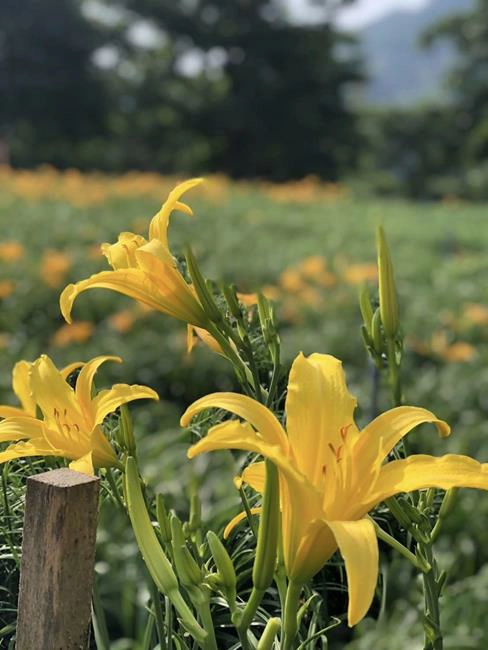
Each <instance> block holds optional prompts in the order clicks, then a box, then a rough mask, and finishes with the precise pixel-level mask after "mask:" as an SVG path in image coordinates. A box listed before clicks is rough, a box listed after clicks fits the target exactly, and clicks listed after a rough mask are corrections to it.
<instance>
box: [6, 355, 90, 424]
mask: <svg viewBox="0 0 488 650" xmlns="http://www.w3.org/2000/svg"><path fill="white" fill-rule="evenodd" d="M32 365H33V364H32V363H30V362H29V361H18V362H17V363H16V364H15V366H14V369H13V371H12V390H13V392H14V394H15V395H16V396H17V397H18V398H19V402H20V404H21V406H20V407H18V406H10V405H8V404H0V418H10V417H16V416H20V417H29V416H30V417H36V411H37V405H36V401H35V399H34V396H33V395H32V387H31V368H32ZM83 365H85V364H84V363H83V361H74V362H73V363H70V364H68V365H67V366H65V367H64V368H63V369H62V370H60V371H59V372H60V373H61V376H62V377H63V379H65V380H66V379H68V377H69V376H70V375H71V373H72V372H73V371H74V370H76V369H77V368H81V366H83Z"/></svg>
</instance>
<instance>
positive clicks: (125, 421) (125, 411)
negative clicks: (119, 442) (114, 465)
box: [119, 404, 136, 456]
mask: <svg viewBox="0 0 488 650" xmlns="http://www.w3.org/2000/svg"><path fill="white" fill-rule="evenodd" d="M119 427H120V433H121V435H122V439H123V441H124V443H123V446H124V447H125V449H126V451H127V453H128V454H129V456H135V455H136V441H135V438H134V427H133V425H132V417H131V414H130V411H129V407H128V406H127V404H123V405H122V406H121V407H120V420H119Z"/></svg>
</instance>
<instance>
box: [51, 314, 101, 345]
mask: <svg viewBox="0 0 488 650" xmlns="http://www.w3.org/2000/svg"><path fill="white" fill-rule="evenodd" d="M94 331H95V326H94V325H93V323H90V321H87V320H80V321H78V322H76V323H71V325H68V324H67V323H65V324H64V325H61V327H60V328H58V329H57V330H56V332H55V333H54V335H53V337H52V339H51V343H52V344H53V345H55V346H56V347H58V348H64V347H66V346H67V345H69V344H70V343H84V342H85V341H88V339H89V338H90V337H91V335H92V334H93V332H94Z"/></svg>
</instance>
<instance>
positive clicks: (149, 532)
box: [125, 456, 207, 643]
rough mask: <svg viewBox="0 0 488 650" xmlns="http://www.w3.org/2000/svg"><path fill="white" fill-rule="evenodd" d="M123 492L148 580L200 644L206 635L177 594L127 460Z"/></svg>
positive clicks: (133, 467) (131, 463) (130, 460)
mask: <svg viewBox="0 0 488 650" xmlns="http://www.w3.org/2000/svg"><path fill="white" fill-rule="evenodd" d="M125 491H126V494H127V510H128V512H129V517H130V521H131V524H132V528H133V530H134V534H135V536H136V540H137V544H138V546H139V549H140V551H141V553H142V557H143V558H144V562H145V563H146V566H147V568H148V571H149V573H150V575H151V578H152V579H153V580H154V583H155V585H156V587H157V588H158V589H159V591H160V592H161V593H163V594H166V595H167V596H168V598H169V599H170V601H171V602H172V603H173V605H174V607H175V609H176V611H177V612H178V614H179V615H180V617H181V622H182V624H183V625H184V626H185V628H186V629H187V630H188V631H189V632H190V634H191V635H192V636H193V637H194V639H196V640H197V641H198V642H199V643H203V642H204V641H205V639H206V638H207V632H206V631H205V630H204V629H203V628H202V627H200V625H199V624H198V622H197V620H196V619H195V617H194V616H193V614H192V612H191V610H190V608H189V607H188V605H187V604H186V602H185V601H184V599H183V597H182V595H181V593H180V591H179V586H178V580H177V578H176V575H175V572H174V571H173V568H172V566H171V564H170V563H169V560H168V558H167V557H166V555H165V553H164V551H163V549H162V548H161V545H160V543H159V541H158V538H157V536H156V533H155V531H154V528H153V526H152V523H151V520H150V518H149V515H148V512H147V508H146V504H145V502H144V497H143V496H142V491H141V485H140V481H139V473H138V471H137V465H136V461H135V459H134V458H132V457H130V456H129V457H128V458H127V462H126V466H125Z"/></svg>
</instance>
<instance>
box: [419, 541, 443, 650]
mask: <svg viewBox="0 0 488 650" xmlns="http://www.w3.org/2000/svg"><path fill="white" fill-rule="evenodd" d="M420 547H421V550H422V552H423V555H425V557H426V559H427V561H428V562H429V564H430V565H431V566H432V570H431V571H428V572H427V573H424V574H423V585H424V613H425V622H424V629H425V635H424V650H443V640H442V632H441V622H440V610H439V590H438V585H437V581H436V576H437V566H436V563H435V560H434V554H433V551H432V544H421V545H420Z"/></svg>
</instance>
